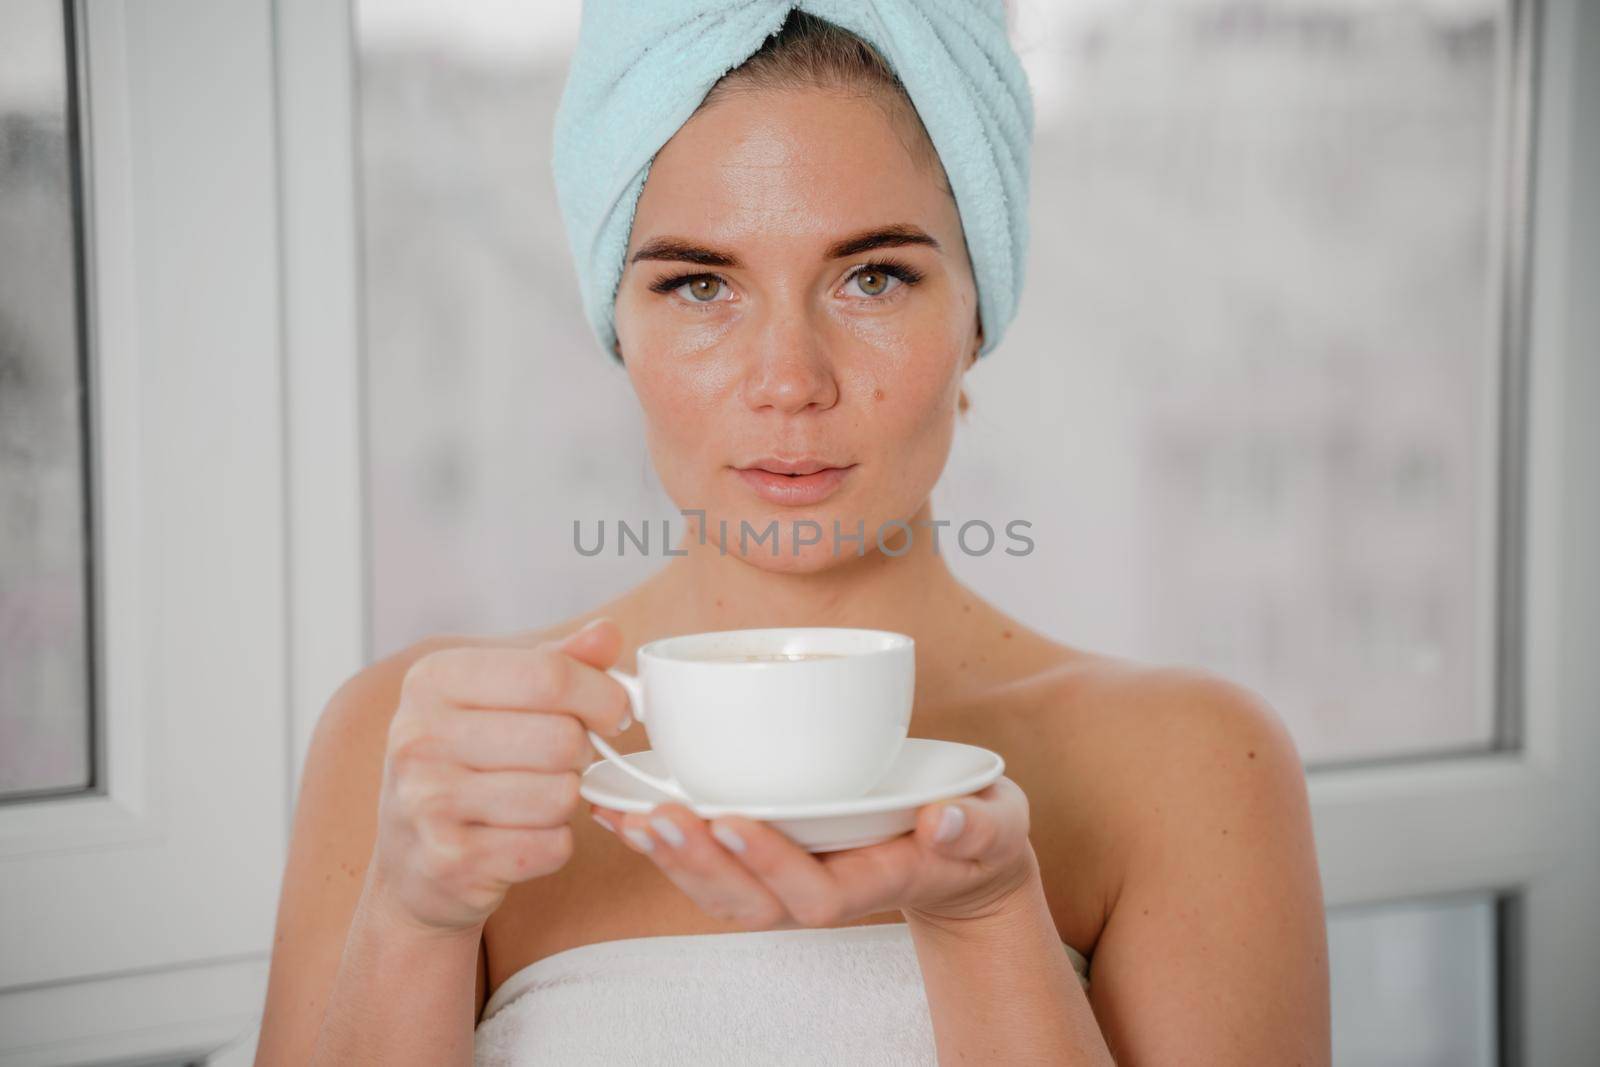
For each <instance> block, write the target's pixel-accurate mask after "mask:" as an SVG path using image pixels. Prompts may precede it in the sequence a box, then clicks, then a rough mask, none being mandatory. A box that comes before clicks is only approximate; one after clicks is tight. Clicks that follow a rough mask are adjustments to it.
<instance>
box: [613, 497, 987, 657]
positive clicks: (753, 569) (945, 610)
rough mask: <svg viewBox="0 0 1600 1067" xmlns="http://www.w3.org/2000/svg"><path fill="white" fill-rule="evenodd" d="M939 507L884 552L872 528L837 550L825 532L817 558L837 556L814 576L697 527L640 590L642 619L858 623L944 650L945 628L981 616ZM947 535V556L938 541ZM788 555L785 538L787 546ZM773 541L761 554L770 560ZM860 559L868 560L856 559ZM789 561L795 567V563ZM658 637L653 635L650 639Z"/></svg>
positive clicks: (925, 512) (716, 624) (712, 623)
mask: <svg viewBox="0 0 1600 1067" xmlns="http://www.w3.org/2000/svg"><path fill="white" fill-rule="evenodd" d="M932 515H933V512H932V508H931V506H930V504H929V503H928V502H926V501H925V502H924V503H923V505H922V507H921V508H920V509H918V511H917V513H916V515H914V516H913V517H912V518H911V519H909V520H907V524H908V525H909V526H910V529H911V536H910V537H909V539H908V538H907V537H906V532H905V531H904V530H902V529H896V528H893V527H891V528H889V529H888V530H887V531H886V533H885V536H884V543H885V546H886V547H887V549H888V551H889V552H897V553H901V554H899V555H889V554H888V553H887V552H884V551H880V550H879V548H878V545H877V541H876V536H875V531H872V530H867V531H866V532H865V536H864V538H863V540H862V542H860V543H858V542H855V541H851V540H845V539H844V536H845V535H850V534H852V533H853V532H854V531H851V530H849V529H845V528H843V524H842V523H841V524H840V525H841V537H840V540H839V541H838V543H837V546H836V545H835V543H834V541H833V538H832V532H831V531H825V532H824V533H823V534H822V539H821V541H820V542H819V543H818V544H817V545H815V546H814V547H813V548H812V549H810V551H823V552H828V553H835V550H836V554H834V555H831V556H830V558H829V559H828V560H827V564H828V565H827V566H826V567H825V568H821V569H812V570H780V569H777V568H768V567H764V566H762V565H761V562H757V561H753V560H746V559H743V558H740V556H739V555H737V548H738V546H737V541H736V539H737V536H738V534H737V531H736V530H730V531H729V541H730V542H734V543H732V544H729V545H728V546H727V547H726V548H724V547H723V546H722V545H721V543H720V541H719V535H718V533H717V531H715V530H709V531H707V534H706V536H705V537H704V538H702V537H701V534H700V527H699V525H698V524H694V523H691V524H690V527H689V530H688V532H687V533H686V535H685V536H684V538H683V540H682V541H681V542H680V543H679V544H678V545H677V547H676V550H675V551H676V552H680V553H682V555H674V557H673V558H672V561H671V562H670V563H668V564H667V566H665V567H663V568H662V569H661V570H660V571H658V572H657V573H656V574H655V575H654V576H653V577H652V578H651V579H650V580H649V581H647V582H646V583H645V584H644V585H643V586H641V587H639V588H638V589H637V590H635V596H637V597H638V598H639V602H638V604H637V606H638V608H639V609H640V613H641V615H642V616H643V617H644V618H647V619H648V623H649V627H650V629H652V630H659V631H660V632H662V633H697V632H701V631H706V630H738V629H747V628H751V627H759V626H859V627H866V628H870V629H877V630H894V631H896V632H899V633H906V634H910V635H911V636H912V637H915V638H917V639H918V640H919V642H920V641H923V640H925V639H926V640H929V641H933V642H935V643H938V641H939V639H940V638H942V636H943V630H944V629H945V628H947V627H949V626H951V625H952V624H956V625H959V623H960V622H961V616H962V615H964V614H967V615H969V616H970V614H971V613H974V612H976V611H978V610H979V605H980V604H981V601H979V599H978V598H977V597H976V596H975V595H974V594H973V593H971V592H970V591H969V590H968V589H967V588H966V587H965V586H963V585H962V584H961V582H960V581H958V580H957V579H956V577H955V575H954V574H952V573H951V571H950V568H949V567H948V565H947V564H946V563H945V558H944V556H943V554H942V552H943V551H948V545H947V544H944V542H948V541H949V540H950V539H951V537H952V536H953V535H952V534H951V532H950V531H949V529H948V528H945V529H942V530H938V531H936V530H935V528H934V527H932V526H930V525H929V523H931V521H932ZM935 532H938V533H940V534H941V535H942V536H943V542H941V545H942V547H941V549H940V550H936V549H935V547H934V534H935ZM780 543H781V545H782V546H785V547H783V548H782V549H781V550H782V551H788V548H787V547H786V546H787V545H788V544H789V542H788V540H787V539H782V540H781V542H780ZM770 545H771V542H770V541H769V542H768V543H767V544H763V545H759V546H754V547H753V552H752V555H753V554H754V553H766V554H767V555H768V556H770V555H771V553H772V548H771V547H770ZM858 552H860V553H861V554H859V555H858ZM787 562H792V558H791V560H789V561H787ZM651 636H654V635H651Z"/></svg>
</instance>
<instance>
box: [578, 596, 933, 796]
mask: <svg viewBox="0 0 1600 1067" xmlns="http://www.w3.org/2000/svg"><path fill="white" fill-rule="evenodd" d="M804 655H815V656H819V657H821V658H816V659H789V658H786V657H791V656H804ZM743 656H761V657H773V658H770V659H735V658H732V657H743ZM637 659H638V672H639V673H638V675H637V677H635V676H634V675H631V674H628V673H626V672H624V671H620V670H616V669H612V670H610V671H608V672H607V673H608V674H610V675H611V676H612V677H613V678H615V679H617V681H619V682H621V683H622V684H623V686H624V687H626V689H627V690H628V697H629V700H630V701H631V702H632V704H633V717H634V718H635V719H638V720H639V721H640V722H642V723H643V724H644V728H645V733H646V734H647V735H648V736H649V738H650V747H651V748H653V749H654V750H655V751H656V752H658V753H660V755H661V759H662V762H663V763H664V764H665V766H666V768H667V771H668V773H669V774H670V775H671V777H670V778H661V777H658V776H656V775H653V774H648V773H646V772H645V771H643V770H640V769H639V768H638V767H635V766H634V765H633V764H631V763H629V762H628V761H627V760H626V759H624V758H623V757H622V756H620V755H619V754H618V753H617V751H616V750H615V749H613V748H612V747H611V746H610V745H608V744H607V743H606V742H605V740H604V739H602V738H601V737H600V736H599V735H597V734H595V733H593V732H592V731H591V732H590V734H589V738H590V740H591V741H593V742H594V746H595V749H596V750H597V751H599V752H600V753H601V754H602V755H603V756H605V758H606V759H608V760H610V761H611V762H612V763H614V764H616V765H617V766H618V767H620V768H621V769H622V770H623V771H625V772H627V773H628V774H630V775H632V776H633V777H635V778H637V779H639V780H640V781H642V782H645V783H646V784H648V785H651V786H653V787H655V788H656V789H659V790H661V791H662V792H663V793H666V794H668V795H669V796H672V797H674V798H675V799H677V800H680V801H683V802H685V803H694V802H703V803H711V804H750V805H763V804H802V803H814V802H821V801H830V800H847V799H850V798H853V797H858V796H861V795H862V794H864V793H866V792H867V791H868V790H870V789H871V788H872V787H873V786H875V785H877V784H878V782H879V781H881V780H882V779H883V776H884V775H885V774H887V773H888V770H889V767H890V765H891V764H892V763H893V762H894V759H895V756H896V755H898V754H899V752H900V746H901V743H902V742H903V741H904V740H905V738H906V733H907V731H908V730H909V729H910V725H911V699H912V691H913V688H914V686H915V682H916V660H915V642H913V641H912V639H911V638H910V637H907V636H906V635H905V634H898V633H892V632H890V631H888V630H859V629H850V628H845V627H830V626H806V627H779V628H772V629H759V630H721V631H716V632H712V633H699V634H686V635H682V636H678V637H664V638H661V639H660V640H657V641H651V642H649V643H647V644H645V645H642V646H640V648H639V651H638V653H637Z"/></svg>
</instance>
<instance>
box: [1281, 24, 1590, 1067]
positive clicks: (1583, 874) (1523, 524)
mask: <svg viewBox="0 0 1600 1067" xmlns="http://www.w3.org/2000/svg"><path fill="white" fill-rule="evenodd" d="M1519 23H1520V25H1519V28H1520V29H1521V30H1524V31H1530V32H1528V33H1527V36H1526V37H1525V38H1524V43H1525V44H1526V45H1529V46H1532V49H1533V50H1532V52H1531V54H1530V55H1529V57H1528V58H1530V59H1531V60H1532V66H1531V71H1532V78H1531V86H1530V87H1531V90H1532V93H1533V100H1532V101H1530V102H1531V103H1532V104H1533V110H1532V114H1533V115H1534V118H1535V121H1534V127H1533V129H1532V130H1531V131H1528V132H1529V133H1531V136H1532V139H1531V151H1532V187H1531V194H1532V195H1531V197H1528V198H1527V205H1528V209H1529V214H1528V216H1527V219H1526V220H1525V221H1527V222H1528V223H1529V224H1530V227H1529V229H1528V230H1527V236H1528V238H1529V241H1528V243H1527V245H1526V247H1525V249H1524V250H1523V251H1524V253H1525V258H1523V263H1525V267H1526V269H1525V271H1523V270H1516V269H1513V270H1512V271H1510V272H1508V278H1507V281H1508V283H1509V284H1510V285H1520V286H1522V287H1523V288H1522V291H1521V292H1520V293H1513V294H1512V296H1513V299H1512V300H1511V301H1510V307H1511V309H1512V310H1513V312H1514V314H1513V315H1512V316H1511V318H1510V320H1509V321H1508V322H1507V323H1506V324H1505V331H1504V338H1505V340H1506V341H1507V343H1508V344H1511V345H1520V346H1521V353H1520V354H1521V356H1522V358H1523V362H1522V363H1521V367H1520V373H1517V367H1516V364H1515V361H1513V364H1512V368H1513V373H1512V374H1511V375H1509V376H1508V379H1507V382H1506V383H1505V387H1506V388H1507V389H1509V392H1508V393H1507V395H1506V397H1505V399H1506V401H1507V406H1508V407H1510V408H1511V409H1512V411H1511V418H1510V419H1509V420H1508V422H1507V426H1508V428H1509V429H1511V430H1512V433H1513V435H1512V437H1511V438H1510V439H1509V440H1508V441H1507V442H1504V443H1503V444H1502V456H1503V457H1505V458H1506V459H1507V460H1508V461H1509V462H1504V463H1501V464H1500V465H1499V466H1498V467H1497V470H1498V476H1499V477H1500V478H1501V479H1510V482H1509V484H1510V487H1511V489H1512V490H1513V492H1511V493H1506V494H1504V496H1505V498H1506V499H1507V501H1508V506H1509V507H1510V508H1511V509H1512V511H1511V513H1510V514H1508V515H1507V516H1505V520H1506V521H1503V522H1502V523H1501V536H1502V537H1504V536H1506V535H1507V534H1509V535H1510V536H1511V540H1510V541H1509V543H1508V544H1507V545H1506V548H1507V553H1506V555H1505V557H1504V558H1502V560H1501V585H1500V588H1501V590H1502V591H1503V592H1504V593H1505V594H1506V595H1507V596H1509V597H1511V598H1512V599H1510V600H1509V601H1508V602H1507V604H1508V606H1509V607H1510V609H1511V610H1510V614H1509V618H1510V620H1511V625H1510V627H1509V628H1508V629H1507V631H1506V632H1505V637H1506V641H1505V642H1504V643H1503V644H1502V646H1501V647H1500V648H1499V649H1497V654H1498V655H1499V656H1500V657H1501V663H1500V666H1501V668H1502V674H1501V677H1502V678H1504V679H1505V680H1506V681H1505V684H1503V685H1502V686H1501V687H1500V700H1501V701H1502V702H1504V703H1503V704H1502V709H1503V710H1504V711H1508V712H1510V714H1511V715H1512V716H1513V719H1512V721H1511V722H1510V723H1508V724H1507V725H1508V726H1509V727H1510V728H1511V729H1510V730H1509V731H1508V732H1509V734H1510V736H1512V737H1514V738H1515V739H1516V740H1517V741H1518V747H1516V748H1513V749H1507V750H1505V751H1500V752H1487V753H1484V754H1481V755H1473V756H1461V757H1439V758H1428V757H1425V756H1424V757H1417V758H1407V759H1404V760H1396V761H1393V762H1385V763H1373V764H1368V765H1362V766H1349V767H1328V768H1317V769H1315V770H1313V772H1312V773H1311V775H1310V790H1311V799H1312V808H1313V817H1314V821H1315V825H1316V834H1317V852H1318V858H1319V861H1320V863H1321V866H1322V872H1323V885H1324V891H1325V895H1326V902H1327V904H1328V906H1329V907H1330V908H1332V907H1338V906H1341V905H1353V904H1368V903H1375V902H1381V901H1401V900H1409V899H1414V898H1426V897H1436V896H1445V895H1453V894H1457V893H1470V892H1485V891H1486V892H1491V893H1494V894H1497V895H1501V896H1504V897H1506V898H1507V903H1506V905H1505V906H1504V907H1502V908H1501V909H1500V910H1499V914H1500V918H1501V920H1502V923H1503V929H1502V930H1501V933H1500V937H1499V944H1500V946H1501V948H1502V955H1503V958H1502V959H1501V960H1500V961H1499V965H1500V968H1501V971H1502V973H1501V975H1500V985H1501V989H1502V997H1501V1004H1500V1005H1499V1008H1500V1012H1501V1018H1500V1022H1501V1027H1502V1035H1501V1041H1500V1046H1501V1047H1500V1050H1499V1051H1500V1055H1501V1059H1502V1060H1503V1062H1506V1063H1511V1064H1520V1063H1530V1064H1547V1063H1548V1064H1568V1063H1585V1062H1591V1061H1592V1059H1593V1056H1594V1050H1595V1049H1596V1048H1600V1011H1596V1010H1595V1004H1596V1000H1595V991H1596V990H1600V788H1597V783H1600V774H1597V773H1596V771H1597V768H1600V670H1597V667H1600V642H1597V639H1596V635H1600V570H1597V568H1596V564H1595V555H1596V551H1595V550H1596V546H1600V480H1597V479H1596V478H1595V477H1594V472H1595V467H1596V464H1597V462H1600V359H1597V358H1596V353H1600V299H1596V297H1597V296H1600V294H1597V293H1596V292H1595V289H1596V286H1597V280H1600V205H1597V203H1596V200H1595V197H1594V196H1593V194H1592V191H1593V190H1596V189H1600V106H1597V104H1600V8H1597V7H1596V6H1595V5H1593V4H1587V3H1585V2H1584V0H1544V2H1542V3H1535V2H1533V0H1528V2H1527V3H1525V4H1523V5H1521V10H1520V18H1519ZM1513 150H1516V148H1515V145H1514V146H1513ZM1506 193H1507V197H1508V198H1507V202H1508V203H1519V202H1521V200H1522V197H1521V193H1522V190H1519V189H1517V188H1516V187H1515V186H1514V185H1513V186H1512V187H1510V188H1508V189H1507V190H1506ZM1513 221H1514V223H1515V221H1516V220H1513ZM1507 251H1508V252H1512V253H1515V251H1516V250H1515V249H1508V250H1507ZM1518 258H1519V257H1518V256H1516V255H1515V254H1513V255H1512V256H1511V262H1512V264H1513V266H1514V267H1515V266H1518V265H1519V264H1518V263H1517V260H1518ZM1586 287H1587V288H1586ZM1519 308H1520V309H1521V313H1520V314H1516V313H1515V312H1516V311H1517V310H1518V309H1519ZM1511 352H1512V354H1513V355H1516V354H1517V352H1516V350H1515V349H1512V350H1511ZM1518 407H1520V408H1521V410H1520V412H1518V411H1517V410H1516V408H1518ZM1519 430H1520V432H1521V434H1522V436H1521V438H1520V440H1519V439H1518V437H1517V436H1516V433H1517V432H1518V431H1519ZM1519 497H1520V501H1519V499H1518V498H1519ZM1518 511H1520V521H1519V517H1518V514H1517V512H1518ZM1506 668H1509V669H1506Z"/></svg>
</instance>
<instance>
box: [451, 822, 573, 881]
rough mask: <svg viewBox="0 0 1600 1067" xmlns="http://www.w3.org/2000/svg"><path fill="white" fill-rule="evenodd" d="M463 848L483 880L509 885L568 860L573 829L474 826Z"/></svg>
mask: <svg viewBox="0 0 1600 1067" xmlns="http://www.w3.org/2000/svg"><path fill="white" fill-rule="evenodd" d="M463 848H464V849H465V852H466V854H467V856H468V857H469V859H470V862H472V863H474V864H476V866H477V869H478V870H479V871H480V872H481V873H482V874H483V875H484V876H485V877H488V878H492V879H494V880H495V881H498V882H504V883H506V884H508V885H509V884H513V883H516V882H523V881H526V880H528V879H529V878H537V877H539V876H540V875H544V874H549V873H550V872H552V871H555V870H557V869H559V868H560V867H561V866H563V865H564V864H565V863H566V862H567V860H569V859H571V858H572V852H573V840H572V828H571V827H570V826H566V825H562V826H551V827H535V828H526V827H506V826H473V827H469V828H468V832H467V836H466V839H465V844H464V846H463Z"/></svg>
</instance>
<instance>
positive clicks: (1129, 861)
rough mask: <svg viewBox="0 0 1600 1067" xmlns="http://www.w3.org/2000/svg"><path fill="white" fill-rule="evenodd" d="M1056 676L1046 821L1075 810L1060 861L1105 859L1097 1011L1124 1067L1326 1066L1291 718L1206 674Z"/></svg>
mask: <svg viewBox="0 0 1600 1067" xmlns="http://www.w3.org/2000/svg"><path fill="white" fill-rule="evenodd" d="M1053 673H1054V675H1055V677H1054V678H1053V682H1052V685H1051V687H1050V691H1051V692H1052V694H1053V695H1054V697H1055V699H1054V700H1053V701H1052V705H1053V707H1052V713H1051V714H1048V715H1045V716H1042V717H1041V718H1040V719H1039V724H1040V728H1041V729H1044V730H1046V731H1047V732H1048V733H1049V734H1050V735H1051V739H1052V742H1053V743H1052V744H1050V745H1048V746H1046V747H1048V748H1049V749H1050V750H1051V751H1052V752H1054V753H1055V754H1056V756H1057V758H1058V759H1060V760H1061V762H1062V766H1063V767H1064V768H1065V769H1066V773H1065V774H1063V775H1062V776H1061V785H1060V788H1059V789H1057V790H1052V791H1051V793H1050V797H1049V800H1048V803H1049V804H1050V805H1052V809H1051V811H1050V812H1049V813H1048V814H1047V817H1049V818H1055V817H1056V813H1057V812H1060V811H1062V810H1063V808H1064V809H1065V810H1066V811H1067V812H1069V813H1070V814H1067V815H1065V816H1061V818H1062V820H1063V821H1064V822H1065V824H1066V825H1067V827H1068V829H1067V830H1066V831H1065V832H1064V833H1063V835H1062V836H1061V837H1060V838H1059V840H1058V843H1059V845H1060V847H1061V848H1064V849H1067V850H1072V849H1078V848H1082V847H1084V846H1085V843H1087V844H1088V848H1089V853H1090V855H1092V856H1093V857H1094V860H1095V862H1094V865H1093V866H1092V868H1091V869H1092V870H1093V871H1094V872H1095V874H1094V877H1095V879H1096V880H1097V881H1098V892H1099V894H1100V898H1099V901H1098V903H1099V906H1100V907H1099V910H1100V912H1101V917H1102V922H1101V927H1100V930H1099V932H1098V934H1097V936H1096V937H1095V939H1094V945H1093V949H1094V950H1093V953H1092V963H1091V975H1092V982H1093V987H1094V991H1093V994H1092V999H1093V1002H1094V1006H1095V1011H1096V1014H1097V1016H1098V1017H1099V1019H1100V1021H1101V1025H1102V1029H1104V1030H1105V1031H1106V1033H1107V1035H1108V1038H1110V1039H1111V1041H1112V1048H1113V1051H1114V1052H1115V1053H1116V1054H1117V1058H1118V1060H1119V1061H1120V1060H1122V1059H1124V1058H1126V1059H1129V1060H1132V1061H1134V1062H1143V1061H1147V1060H1148V1061H1152V1062H1162V1061H1164V1060H1168V1059H1175V1058H1188V1057H1193V1058H1198V1059H1201V1060H1205V1061H1216V1062H1278V1063H1291V1062H1295V1063H1307V1064H1311V1063H1323V1062H1326V1061H1327V1058H1328V1055H1329V1052H1328V1040H1329V1039H1328V1030H1329V1020H1328V1001H1327V998H1328V989H1327V944H1326V925H1325V923H1326V919H1325V915H1324V912H1323V904H1322V890H1321V879H1320V875H1319V871H1318V866H1317V859H1316V851H1315V846H1314V840H1313V835H1312V823H1311V812H1310V804H1309V798H1308V796H1307V791H1306V781H1305V772H1304V769H1303V766H1302V763H1301V760H1300V755H1299V752H1298V750H1297V748H1296V746H1295V744H1294V741H1293V739H1292V738H1291V736H1290V734H1289V731H1288V729H1287V727H1286V726H1285V724H1284V722H1283V720H1282V718H1281V716H1280V715H1279V714H1278V712H1277V711H1276V709H1274V708H1273V707H1272V706H1271V705H1270V704H1269V703H1268V702H1267V701H1266V700H1265V699H1264V698H1263V697H1262V696H1261V694H1259V693H1258V692H1256V691H1255V690H1253V689H1251V688H1250V687H1248V686H1246V685H1243V684H1241V683H1239V682H1235V681H1232V680H1230V679H1227V678H1224V677H1222V676H1220V675H1218V674H1216V673H1213V672H1211V671H1208V670H1204V669H1200V668H1195V667H1186V666H1153V665H1144V664H1139V663H1135V662H1132V661H1128V660H1120V659H1115V658H1112V657H1089V658H1087V659H1081V660H1078V661H1076V662H1073V663H1070V664H1068V665H1063V666H1062V667H1061V668H1059V669H1058V670H1057V671H1056V672H1053ZM1050 862H1054V863H1055V864H1056V869H1057V870H1058V871H1068V870H1070V868H1071V865H1070V857H1067V858H1063V857H1062V856H1060V855H1056V856H1053V857H1052V858H1051V859H1050V860H1047V859H1046V857H1045V856H1044V855H1041V864H1042V865H1044V864H1047V863H1050ZM1080 870H1082V868H1080ZM1060 877H1063V878H1065V877H1067V875H1066V874H1061V875H1060ZM1153 1018H1164V1019H1167V1020H1168V1021H1169V1023H1170V1026H1169V1027H1162V1028H1154V1027H1151V1026H1149V1025H1147V1021H1148V1020H1149V1019H1153Z"/></svg>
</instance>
